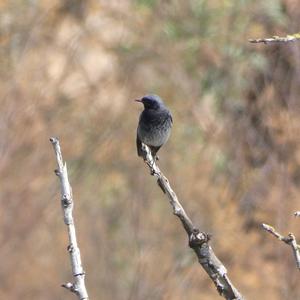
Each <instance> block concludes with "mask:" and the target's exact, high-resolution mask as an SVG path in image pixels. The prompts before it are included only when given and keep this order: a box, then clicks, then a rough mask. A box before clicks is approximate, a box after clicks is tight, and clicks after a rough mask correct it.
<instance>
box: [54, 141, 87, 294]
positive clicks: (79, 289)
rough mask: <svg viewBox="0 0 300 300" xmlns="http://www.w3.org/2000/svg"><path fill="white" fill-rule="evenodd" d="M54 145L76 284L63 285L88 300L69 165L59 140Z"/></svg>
mask: <svg viewBox="0 0 300 300" xmlns="http://www.w3.org/2000/svg"><path fill="white" fill-rule="evenodd" d="M50 142H51V143H52V146H53V149H54V152H55V156H56V161H57V166H58V169H56V170H55V174H56V175H57V176H58V177H59V179H60V184H61V206H62V209H63V215H64V222H65V224H66V225H67V226H68V235H69V243H70V244H69V246H68V252H69V254H70V258H71V265H72V272H73V276H74V280H75V281H74V283H70V282H68V283H66V284H63V285H62V287H64V288H66V289H68V290H69V291H71V292H73V293H74V294H76V295H77V296H78V299H80V300H88V299H89V296H88V293H87V290H86V287H85V283H84V277H85V272H84V270H83V268H82V264H81V257H80V251H79V247H78V245H77V239H76V232H75V225H74V219H73V207H74V202H73V197H72V189H71V186H70V183H69V179H68V172H67V164H66V163H64V162H63V158H62V154H61V150H60V145H59V140H58V139H57V138H54V137H52V138H50Z"/></svg>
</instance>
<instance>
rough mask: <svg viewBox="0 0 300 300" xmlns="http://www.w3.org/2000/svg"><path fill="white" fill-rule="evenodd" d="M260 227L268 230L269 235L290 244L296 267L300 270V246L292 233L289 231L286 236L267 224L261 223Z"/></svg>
mask: <svg viewBox="0 0 300 300" xmlns="http://www.w3.org/2000/svg"><path fill="white" fill-rule="evenodd" d="M262 228H263V229H264V230H265V231H267V232H269V233H270V234H271V235H273V236H275V237H276V238H277V239H278V240H279V241H282V242H284V243H286V244H287V245H289V246H291V248H292V251H293V254H294V257H295V260H296V265H297V268H298V269H299V270H300V246H299V245H298V244H297V241H296V238H295V236H294V235H293V234H292V233H289V234H288V235H287V236H286V237H285V236H283V235H281V234H280V233H278V232H277V231H276V230H275V228H274V227H272V226H270V225H268V224H264V223H263V224H262Z"/></svg>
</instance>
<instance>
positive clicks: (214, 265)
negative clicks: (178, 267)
mask: <svg viewBox="0 0 300 300" xmlns="http://www.w3.org/2000/svg"><path fill="white" fill-rule="evenodd" d="M142 149H143V158H144V161H145V163H146V164H147V166H148V167H149V169H150V172H151V175H152V176H155V177H156V178H157V183H158V185H159V187H160V188H161V189H162V191H163V192H164V193H165V194H166V195H167V196H168V198H169V201H170V204H171V205H172V207H173V213H174V215H176V216H177V217H178V218H179V219H180V221H181V223H182V225H183V227H184V229H185V231H186V233H187V234H188V238H189V246H190V247H191V248H192V249H193V250H194V251H195V253H196V255H197V257H198V260H199V263H200V264H201V266H202V267H203V268H204V270H205V271H206V272H207V274H208V275H209V277H210V278H211V280H212V281H213V282H214V284H215V286H216V288H217V290H218V292H219V294H220V295H221V296H223V297H224V298H225V299H238V300H242V299H244V298H243V296H242V295H241V294H240V293H239V291H238V290H237V289H236V288H235V287H234V286H233V284H232V283H231V281H230V280H229V278H228V276H227V270H226V268H225V266H224V265H223V264H222V263H221V261H220V260H219V259H218V258H217V256H216V255H215V253H214V252H213V250H212V248H211V246H210V245H209V240H210V235H209V234H207V233H205V232H201V231H200V230H199V229H197V228H195V227H194V225H193V223H192V221H191V220H190V218H189V217H188V215H187V214H186V212H185V211H184V209H183V207H182V205H181V204H180V202H179V200H178V198H177V196H176V194H175V192H174V191H173V190H172V188H171V186H170V183H169V181H168V179H167V178H166V177H165V176H164V175H163V173H162V172H161V171H160V169H159V168H158V166H157V164H156V162H155V160H154V159H153V156H152V155H151V151H150V150H149V148H148V146H146V145H145V144H143V145H142Z"/></svg>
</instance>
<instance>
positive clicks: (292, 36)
mask: <svg viewBox="0 0 300 300" xmlns="http://www.w3.org/2000/svg"><path fill="white" fill-rule="evenodd" d="M297 40H300V32H298V33H295V34H290V35H287V36H283V37H280V36H277V35H274V36H272V37H271V38H262V39H250V40H248V41H249V42H250V43H264V44H270V43H289V42H295V41H297Z"/></svg>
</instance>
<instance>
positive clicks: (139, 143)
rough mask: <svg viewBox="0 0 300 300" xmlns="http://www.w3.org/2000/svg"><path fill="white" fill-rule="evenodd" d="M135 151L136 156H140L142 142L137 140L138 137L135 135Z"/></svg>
mask: <svg viewBox="0 0 300 300" xmlns="http://www.w3.org/2000/svg"><path fill="white" fill-rule="evenodd" d="M136 150H137V154H138V156H142V141H141V140H140V138H139V135H138V134H137V135H136Z"/></svg>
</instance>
